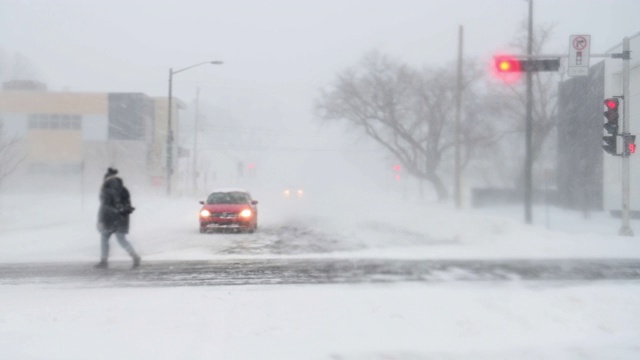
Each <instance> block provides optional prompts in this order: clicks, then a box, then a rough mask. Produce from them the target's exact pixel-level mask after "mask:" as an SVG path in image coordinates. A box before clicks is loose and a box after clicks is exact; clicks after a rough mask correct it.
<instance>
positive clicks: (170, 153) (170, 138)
mask: <svg viewBox="0 0 640 360" xmlns="http://www.w3.org/2000/svg"><path fill="white" fill-rule="evenodd" d="M204 64H213V65H222V64H223V63H222V61H205V62H201V63H198V64H195V65H191V66H187V67H186V68H182V69H180V70H176V71H173V68H170V69H169V99H168V103H169V105H168V115H167V196H169V195H171V175H173V128H172V127H171V115H172V113H173V109H172V104H171V101H172V99H173V96H172V85H173V75H174V74H177V73H181V72H183V71H186V70H189V69H192V68H194V67H196V66H200V65H204Z"/></svg>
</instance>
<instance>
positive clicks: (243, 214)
mask: <svg viewBox="0 0 640 360" xmlns="http://www.w3.org/2000/svg"><path fill="white" fill-rule="evenodd" d="M252 214H253V212H252V211H251V210H249V209H244V210H242V211H240V217H243V218H250V217H251V215H252Z"/></svg>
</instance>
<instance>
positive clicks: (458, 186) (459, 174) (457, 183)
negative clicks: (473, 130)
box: [455, 25, 464, 209]
mask: <svg viewBox="0 0 640 360" xmlns="http://www.w3.org/2000/svg"><path fill="white" fill-rule="evenodd" d="M463 31H464V29H463V27H462V25H460V27H459V28H458V74H457V84H456V125H455V127H456V160H455V162H456V164H455V167H456V170H455V171H456V176H455V177H456V180H455V200H456V208H457V209H461V208H462V185H461V183H462V166H461V164H460V163H461V160H460V111H461V110H460V108H461V105H462V39H463Z"/></svg>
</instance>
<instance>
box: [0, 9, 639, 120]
mask: <svg viewBox="0 0 640 360" xmlns="http://www.w3.org/2000/svg"><path fill="white" fill-rule="evenodd" d="M527 9H528V4H527V1H525V0H437V1H436V0H394V1H391V0H297V1H294V0H233V1H231V0H169V1H166V0H56V1H53V0H32V1H27V0H3V1H2V2H0V47H1V48H2V49H4V51H5V52H7V53H10V54H15V53H20V54H22V55H24V56H26V57H27V58H28V59H30V60H31V62H32V63H33V64H34V66H35V67H36V68H37V69H38V72H39V76H40V78H41V79H42V80H44V81H45V82H46V83H47V84H48V86H49V88H50V89H51V90H63V89H69V90H72V91H98V92H105V91H121V92H144V93H146V94H148V95H151V96H166V94H167V88H168V86H167V81H168V71H169V68H171V67H173V68H174V70H177V69H180V68H184V67H187V66H190V65H193V64H196V63H199V62H203V61H208V60H222V61H224V62H225V63H224V65H222V66H213V65H205V66H201V67H197V68H194V69H192V70H188V71H185V72H183V73H180V74H177V75H175V77H174V87H173V90H174V95H175V96H177V97H179V98H181V99H182V100H183V101H185V102H191V101H192V99H193V98H194V97H195V92H196V90H195V89H196V87H200V88H201V95H200V98H201V100H202V101H203V102H206V103H209V104H213V105H214V106H216V107H218V108H223V109H224V110H225V111H226V112H228V113H229V114H232V115H233V116H234V117H235V118H238V119H240V120H242V121H243V122H245V123H254V124H258V125H259V126H261V127H263V128H277V127H279V126H280V125H284V124H286V125H287V126H289V127H291V126H293V127H295V126H296V124H301V123H309V122H311V121H312V118H313V116H312V113H311V105H312V102H313V99H314V98H315V97H316V96H317V94H318V89H319V88H320V87H323V86H326V85H328V84H329V83H330V82H331V81H332V80H333V78H334V76H335V74H336V73H338V72H339V71H341V70H342V69H344V68H345V67H348V66H350V65H353V64H355V63H356V62H357V61H358V60H359V59H360V58H361V57H362V55H363V54H364V53H366V52H368V51H371V50H374V49H378V50H380V51H381V52H383V53H385V54H389V55H391V56H393V57H395V58H397V59H399V60H402V61H406V62H408V63H411V64H414V65H423V64H425V65H444V64H447V63H451V65H452V66H453V65H454V64H455V59H456V52H457V36H458V26H459V25H463V26H464V28H465V45H464V52H465V54H466V56H473V57H476V58H479V59H480V60H482V61H485V62H486V63H487V64H490V60H491V56H492V55H493V54H495V53H497V52H500V51H503V50H504V49H505V48H507V46H508V44H509V42H510V40H511V39H512V38H513V35H514V33H515V32H516V31H517V30H518V29H519V27H520V25H521V24H522V22H523V21H525V19H526V17H527ZM639 19H640V1H638V0H535V2H534V21H535V22H536V23H557V28H556V32H555V41H554V43H553V47H552V48H551V49H550V51H553V52H556V53H557V52H559V53H564V52H566V51H567V45H568V39H569V36H570V35H572V34H579V33H580V34H590V35H591V36H592V46H591V49H592V52H604V51H606V50H607V49H609V48H610V47H612V46H613V45H616V44H617V43H619V42H620V41H621V40H622V38H623V37H624V36H631V35H633V34H635V33H637V32H639V31H640V22H638V20H639ZM487 66H489V65H487Z"/></svg>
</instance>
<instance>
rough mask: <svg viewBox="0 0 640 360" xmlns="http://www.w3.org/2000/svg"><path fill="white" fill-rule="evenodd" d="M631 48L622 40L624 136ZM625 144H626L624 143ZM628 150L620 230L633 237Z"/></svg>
mask: <svg viewBox="0 0 640 360" xmlns="http://www.w3.org/2000/svg"><path fill="white" fill-rule="evenodd" d="M630 50H631V47H630V45H629V38H628V37H625V38H624V39H623V40H622V53H623V58H622V97H623V99H624V102H623V104H624V107H623V108H622V110H623V112H622V134H624V135H626V134H627V133H628V132H629V114H630V113H631V112H630V110H629V104H630V103H631V92H630V91H629V76H630V71H631V69H630V64H629V61H630V60H631V59H630V56H626V55H624V54H629V51H630ZM623 144H624V142H623ZM626 152H627V149H624V148H623V149H622V227H621V228H620V235H623V236H633V230H631V227H630V226H629V198H630V186H629V183H630V179H629V178H630V173H629V156H627V155H626Z"/></svg>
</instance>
